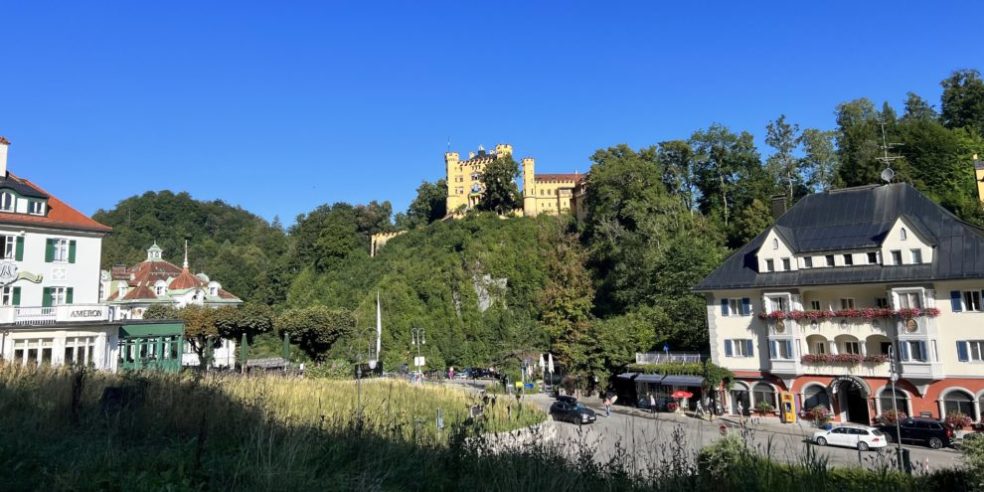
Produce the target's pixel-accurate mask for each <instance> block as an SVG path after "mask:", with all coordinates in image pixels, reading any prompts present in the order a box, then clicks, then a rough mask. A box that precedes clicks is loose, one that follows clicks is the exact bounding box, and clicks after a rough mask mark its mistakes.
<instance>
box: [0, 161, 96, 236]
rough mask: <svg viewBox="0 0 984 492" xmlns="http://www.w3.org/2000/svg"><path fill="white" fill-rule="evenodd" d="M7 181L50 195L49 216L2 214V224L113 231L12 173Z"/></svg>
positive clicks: (0, 217) (0, 216)
mask: <svg viewBox="0 0 984 492" xmlns="http://www.w3.org/2000/svg"><path fill="white" fill-rule="evenodd" d="M7 179H16V180H19V181H21V182H23V183H24V184H27V185H28V186H31V187H33V188H35V189H37V190H38V191H40V192H42V193H44V194H46V195H48V214H47V215H46V216H40V215H28V214H18V213H10V212H0V223H5V224H21V225H36V226H41V227H58V228H62V229H77V230H83V231H93V232H110V231H112V230H113V228H112V227H109V226H105V225H102V224H100V223H99V222H96V221H94V220H92V219H90V218H89V217H86V216H85V214H83V213H82V212H79V211H78V210H75V209H74V208H72V207H70V206H68V204H66V203H65V202H62V201H61V200H59V199H58V198H55V197H54V196H51V194H50V193H48V192H47V191H44V190H43V189H41V187H40V186H38V185H36V184H34V183H32V182H30V181H28V180H26V179H23V178H18V177H17V176H14V174H13V173H10V172H8V173H7Z"/></svg>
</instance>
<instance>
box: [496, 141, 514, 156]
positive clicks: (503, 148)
mask: <svg viewBox="0 0 984 492" xmlns="http://www.w3.org/2000/svg"><path fill="white" fill-rule="evenodd" d="M507 155H512V145H509V144H498V145H496V146H495V157H496V158H497V159H501V158H503V157H505V156H507Z"/></svg>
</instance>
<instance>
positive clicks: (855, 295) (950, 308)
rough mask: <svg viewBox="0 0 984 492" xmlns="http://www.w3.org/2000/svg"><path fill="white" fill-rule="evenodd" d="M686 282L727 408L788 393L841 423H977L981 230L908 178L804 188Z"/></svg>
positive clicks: (983, 404) (982, 371)
mask: <svg viewBox="0 0 984 492" xmlns="http://www.w3.org/2000/svg"><path fill="white" fill-rule="evenodd" d="M695 290H696V291H698V292H702V293H704V294H705V296H706V298H707V321H708V328H709V334H710V352H711V357H712V360H713V361H714V362H715V363H716V364H719V365H721V366H723V367H726V368H728V369H730V370H732V371H733V372H734V373H735V375H736V378H737V381H735V383H734V386H733V388H732V389H731V390H730V391H728V392H727V393H726V394H724V395H723V397H724V401H725V402H726V405H725V406H726V409H727V411H729V412H730V413H739V412H744V413H748V412H749V411H750V410H753V409H756V408H757V407H759V406H760V405H763V404H768V406H770V407H772V408H779V401H780V399H779V395H780V394H781V393H788V394H791V395H792V396H793V401H794V402H795V407H796V408H795V409H794V410H795V411H797V412H798V413H800V414H803V413H804V412H806V411H808V410H810V409H812V408H814V407H817V406H823V407H825V408H827V409H828V410H829V411H830V412H831V414H832V416H833V417H834V419H835V420H839V421H851V422H859V423H864V424H870V423H872V422H873V421H874V420H875V419H877V417H878V416H879V415H882V414H884V413H886V412H888V411H890V410H892V409H893V408H895V407H896V406H897V408H898V409H899V411H900V412H903V413H905V414H907V415H910V416H929V417H933V418H945V417H946V416H947V415H952V414H954V413H956V412H960V413H963V414H965V415H967V416H969V417H971V418H972V419H973V420H974V421H975V422H978V421H980V420H981V412H982V410H984V231H981V230H980V229H978V228H976V227H973V226H971V225H969V224H966V223H964V222H962V221H961V220H959V219H958V218H957V217H955V216H954V215H952V214H951V213H949V212H948V211H946V210H945V209H943V208H942V207H940V206H939V205H937V204H936V203H934V202H933V201H931V200H930V199H929V198H927V197H926V196H924V195H922V194H921V193H919V192H918V191H917V190H916V189H915V188H913V187H911V186H910V185H908V184H904V183H898V184H888V185H884V186H867V187H858V188H849V189H844V190H832V191H828V192H825V193H819V194H814V195H810V196H807V197H805V198H803V199H802V200H800V202H799V203H797V204H796V205H795V206H794V207H793V208H791V209H790V210H789V211H788V212H786V213H785V214H784V215H782V216H781V217H779V218H778V219H777V221H776V223H775V225H774V226H772V227H770V228H769V229H768V230H766V231H763V232H762V233H761V234H760V235H759V236H758V237H756V238H755V239H754V240H752V241H751V242H750V243H748V244H746V245H745V246H744V247H742V248H741V249H739V250H738V251H737V252H736V253H734V254H733V255H732V256H731V257H729V258H728V259H727V260H725V262H724V263H723V264H722V265H721V266H720V267H718V268H717V269H716V270H715V271H714V272H712V273H711V274H710V275H709V276H708V277H707V278H705V279H704V280H703V281H702V282H701V283H700V284H699V285H698V286H697V287H696V289H695ZM893 374H895V375H896V377H897V382H896V384H895V389H894V390H893V389H892V384H891V379H892V376H893Z"/></svg>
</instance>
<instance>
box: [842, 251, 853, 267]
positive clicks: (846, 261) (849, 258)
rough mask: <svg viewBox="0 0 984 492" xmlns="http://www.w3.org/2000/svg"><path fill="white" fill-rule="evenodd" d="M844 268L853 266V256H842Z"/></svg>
mask: <svg viewBox="0 0 984 492" xmlns="http://www.w3.org/2000/svg"><path fill="white" fill-rule="evenodd" d="M844 266H854V255H853V254H850V253H848V254H845V255H844Z"/></svg>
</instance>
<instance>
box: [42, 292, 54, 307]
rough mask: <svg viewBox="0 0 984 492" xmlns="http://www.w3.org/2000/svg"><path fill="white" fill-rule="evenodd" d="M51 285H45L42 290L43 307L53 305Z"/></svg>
mask: <svg viewBox="0 0 984 492" xmlns="http://www.w3.org/2000/svg"><path fill="white" fill-rule="evenodd" d="M51 304H52V299H51V287H45V288H44V290H42V292H41V307H51Z"/></svg>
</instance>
